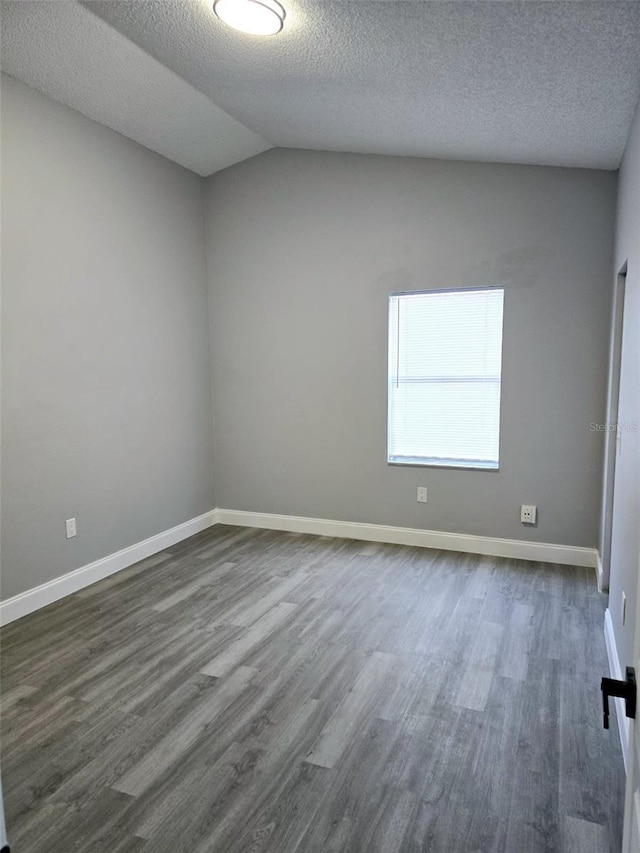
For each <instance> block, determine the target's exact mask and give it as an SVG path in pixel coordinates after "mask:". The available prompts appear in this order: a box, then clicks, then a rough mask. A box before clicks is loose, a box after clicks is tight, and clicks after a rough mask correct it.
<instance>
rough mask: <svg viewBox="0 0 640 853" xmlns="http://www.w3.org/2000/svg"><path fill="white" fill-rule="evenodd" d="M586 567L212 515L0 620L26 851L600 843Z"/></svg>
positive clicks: (595, 656)
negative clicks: (120, 566) (162, 545)
mask: <svg viewBox="0 0 640 853" xmlns="http://www.w3.org/2000/svg"><path fill="white" fill-rule="evenodd" d="M592 575H593V573H592V572H591V571H589V570H585V569H582V568H576V567H567V566H556V565H546V564H542V563H534V562H526V561H523V560H509V559H506V558H498V557H483V556H477V555H473V554H456V553H453V552H448V551H440V550H428V549H421V548H413V547H404V546H399V545H389V544H385V543H363V542H357V541H353V540H347V539H338V538H331V537H314V536H310V535H307V534H295V535H292V534H288V533H282V532H278V531H270V530H252V529H249V528H240V527H233V526H227V525H216V526H214V527H212V528H209V529H207V530H205V531H202V532H201V533H199V534H197V535H196V536H194V537H191V539H189V540H185V541H183V542H180V543H176V545H174V546H172V547H171V548H169V549H167V550H166V551H163V552H162V553H161V554H156V555H154V556H153V557H149V558H147V559H146V560H143V561H141V562H140V563H138V564H137V565H135V566H132V567H130V568H129V569H126V570H124V571H123V572H120V573H118V574H116V575H113V576H110V577H108V578H105V579H104V580H102V581H100V582H98V583H96V584H94V585H93V586H91V587H89V588H87V589H85V590H82V591H80V592H78V593H76V594H75V595H72V596H69V597H68V598H65V599H63V600H61V601H59V602H56V603H55V604H53V605H51V606H49V607H47V608H44V609H43V610H41V611H38V612H36V613H34V614H31V615H30V616H26V617H24V618H23V619H20V620H18V621H17V622H15V623H12V624H10V625H8V626H6V627H4V628H2V630H1V632H0V640H1V642H2V657H1V660H0V665H1V672H0V674H1V678H2V701H1V708H2V731H1V735H2V775H3V785H4V793H5V809H6V818H7V825H8V832H9V838H10V841H11V843H12V847H13V849H15V850H16V851H26V853H107V851H109V853H125V851H126V853H176V851H178V853H181V851H184V853H365V851H366V853H596V851H597V853H618V851H619V849H620V846H621V822H622V807H623V789H624V771H623V766H622V757H621V754H620V748H619V743H618V738H617V731H616V724H615V711H614V716H613V717H612V725H611V729H610V730H609V731H605V730H603V729H602V727H601V704H600V703H601V697H600V690H599V679H600V677H601V676H602V675H603V674H605V673H606V672H607V658H606V650H605V648H604V638H603V631H602V623H603V616H604V606H605V599H604V598H603V597H602V596H601V595H600V594H599V593H598V592H597V589H596V587H595V581H594V578H593V576H592Z"/></svg>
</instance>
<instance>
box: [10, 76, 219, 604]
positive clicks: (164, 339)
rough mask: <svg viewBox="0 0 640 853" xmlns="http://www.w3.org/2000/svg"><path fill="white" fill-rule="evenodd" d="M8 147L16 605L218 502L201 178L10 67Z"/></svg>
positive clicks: (13, 591)
mask: <svg viewBox="0 0 640 853" xmlns="http://www.w3.org/2000/svg"><path fill="white" fill-rule="evenodd" d="M2 147H3V152H2V182H3V186H2V190H3V194H2V195H3V200H2V222H3V233H2V249H3V253H2V286H3V305H2V314H3V317H2V320H3V328H2V350H3V376H2V378H3V406H2V414H3V434H2V463H3V471H2V473H3V477H2V525H3V530H2V594H3V597H4V598H8V597H10V596H13V595H15V594H16V593H19V592H21V591H23V590H25V589H28V588H30V587H34V586H36V585H38V584H41V583H43V582H45V581H48V580H50V579H52V578H55V577H56V576H58V575H61V574H64V573H66V572H68V571H70V570H72V569H74V568H76V567H78V566H81V565H84V564H86V563H88V562H90V561H92V560H94V559H97V558H99V557H103V556H105V555H107V554H110V553H112V552H114V551H117V550H118V549H120V548H123V547H125V546H127V545H130V544H132V543H134V542H137V541H139V540H141V539H144V538H146V537H148V536H151V535H153V534H155V533H158V532H160V531H163V530H166V529H167V528H170V527H172V526H174V525H176V524H179V523H180V522H182V521H185V520H186V519H189V518H192V517H194V516H197V515H199V514H201V513H204V512H206V511H208V510H210V509H212V507H213V506H214V496H213V485H212V479H213V471H212V467H211V454H212V429H211V381H210V352H209V342H208V318H207V296H206V274H205V250H204V215H203V195H202V181H201V179H200V178H198V177H196V176H195V175H193V174H191V173H189V172H187V171H186V170H184V169H182V168H180V167H179V166H175V165H173V164H172V163H169V161H167V160H165V159H163V158H162V157H160V156H158V155H156V154H153V153H151V152H150V151H148V150H146V149H144V148H142V147H141V146H139V145H137V144H135V143H133V142H130V141H129V140H127V139H125V138H124V137H122V136H120V135H118V134H117V133H114V132H113V131H111V130H107V129H106V128H104V127H102V126H100V125H98V124H95V123H94V122H92V121H90V120H88V119H87V118H84V117H83V116H81V115H79V114H78V113H76V112H73V111H72V110H70V109H68V108H66V107H64V106H61V105H60V104H58V103H55V102H54V101H52V100H50V99H48V98H47V97H45V96H44V95H41V94H39V93H37V92H35V91H33V90H31V89H28V88H27V87H25V86H24V85H22V84H21V83H18V82H16V81H15V80H12V79H11V78H7V77H5V76H3V77H2ZM72 516H75V517H76V518H77V520H78V536H77V538H75V539H70V540H67V539H66V538H65V526H64V521H65V519H67V518H70V517H72Z"/></svg>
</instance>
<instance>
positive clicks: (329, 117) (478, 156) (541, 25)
mask: <svg viewBox="0 0 640 853" xmlns="http://www.w3.org/2000/svg"><path fill="white" fill-rule="evenodd" d="M282 2H283V3H284V6H285V8H286V10H287V18H286V21H285V27H284V29H283V31H282V32H281V33H280V34H279V35H278V36H275V37H273V38H256V37H251V36H246V35H243V34H241V33H238V32H236V31H234V30H231V29H229V28H227V27H225V26H224V25H223V24H222V23H221V22H220V21H219V20H218V19H217V18H216V16H215V15H214V14H213V12H212V8H211V6H212V2H211V0H116V2H113V0H87V1H86V2H82V3H79V2H73V0H54V2H38V0H36V2H32V0H2V3H1V4H0V13H1V16H2V68H3V70H4V71H6V72H7V73H8V74H10V75H12V76H14V77H17V78H18V79H20V80H22V81H23V82H25V83H27V84H28V85H30V86H33V87H34V88H37V89H40V90H42V91H43V92H45V93H46V94H48V95H50V96H52V97H53V98H56V99H57V100H59V101H61V102H63V103H65V104H68V105H69V106H71V107H73V108H75V109H77V110H79V111H80V112H82V113H84V114H85V115H87V116H89V117H90V118H92V119H95V120H96V121H99V122H101V123H102V124H105V125H107V126H108V127H111V128H113V129H114V130H117V131H119V132H120V133H122V134H124V135H125V136H128V137H130V138H132V139H135V140H136V141H138V142H140V143H142V144H143V145H145V146H147V147H148V148H151V149H153V150H155V151H158V152H160V153H161V154H164V155H165V156H166V157H169V158H170V159H172V160H174V161H176V162H177V163H180V164H182V165H183V166H186V167H187V168H189V169H192V170H193V171H195V172H197V173H198V174H201V175H208V174H211V173H212V172H215V171H217V170H219V169H222V168H224V167H226V166H229V165H231V164H232V163H235V162H238V161H240V160H243V159H246V158H247V157H251V156H253V155H255V154H257V153H259V152H261V151H264V150H266V149H268V148H271V147H273V146H278V147H287V148H310V149H321V150H329V151H358V152H364V153H377V154H392V155H399V156H413V157H439V158H446V159H463V160H481V161H499V162H505V163H533V164H541V165H559V166H577V167H586V168H603V169H615V168H617V166H618V165H619V162H620V159H621V156H622V153H623V150H624V145H625V141H626V138H627V134H628V131H629V126H630V123H631V119H632V116H633V112H634V109H635V106H636V103H637V101H638V97H639V95H640V2H638V0H597V2H591V0H578V2H567V0H563V2H554V0H541V2H538V0H521V2H510V0H490V1H489V2H484V0H464V2H456V0H444V2H432V0H418V2H404V0H348V1H347V2H333V0H282Z"/></svg>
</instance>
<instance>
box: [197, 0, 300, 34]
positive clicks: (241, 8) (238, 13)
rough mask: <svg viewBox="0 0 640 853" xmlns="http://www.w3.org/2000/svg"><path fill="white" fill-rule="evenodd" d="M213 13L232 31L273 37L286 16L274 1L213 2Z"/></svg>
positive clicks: (228, 0) (231, 0)
mask: <svg viewBox="0 0 640 853" xmlns="http://www.w3.org/2000/svg"><path fill="white" fill-rule="evenodd" d="M213 11H214V12H215V13H216V15H217V16H218V17H219V18H220V20H221V21H223V22H224V23H225V24H227V25H228V26H230V27H233V29H234V30H240V32H242V33H249V34H250V35H252V36H275V35H276V34H277V33H279V32H280V30H281V29H282V25H283V23H284V19H285V14H286V13H285V11H284V9H283V8H282V6H281V5H280V4H279V3H278V2H276V0H215V3H214V4H213Z"/></svg>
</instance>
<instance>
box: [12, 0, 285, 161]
mask: <svg viewBox="0 0 640 853" xmlns="http://www.w3.org/2000/svg"><path fill="white" fill-rule="evenodd" d="M0 14H1V21H2V54H1V63H2V70H3V71H6V72H7V73H9V74H11V75H12V76H13V77H17V78H18V79H19V80H22V81H23V82H24V83H27V84H28V85H29V86H32V87H33V88H35V89H40V91H42V92H45V93H46V94H47V95H50V96H51V97H52V98H55V99H56V100H58V101H62V103H64V104H68V105H69V106H70V107H73V108H74V109H76V110H78V111H79V112H81V113H83V114H84V115H86V116H89V118H92V119H95V120H96V121H99V122H101V123H102V124H106V125H107V127H111V128H113V129H114V130H117V131H119V132H120V133H122V134H123V135H124V136H128V137H129V138H130V139H135V140H136V142H140V143H141V144H142V145H145V146H146V147H147V148H151V149H152V150H153V151H158V152H159V153H160V154H163V155H164V156H165V157H168V158H169V159H170V160H174V161H175V162H176V163H180V165H182V166H186V167H187V168H188V169H192V170H193V171H194V172H197V173H198V174H200V175H210V174H211V173H212V172H215V171H217V170H218V169H224V168H225V166H230V165H232V164H233V163H237V162H238V161H240V160H245V159H246V158H247V157H253V156H254V155H255V154H258V153H260V152H261V151H265V150H266V149H268V148H271V147H272V146H271V145H270V144H269V143H268V142H266V141H265V140H264V139H261V137H260V136H258V135H257V134H255V133H254V132H253V131H251V130H249V129H248V128H246V127H244V125H242V124H241V123H240V122H238V121H236V119H235V118H232V117H231V116H230V115H228V114H227V113H226V112H224V110H222V109H220V107H218V106H217V105H216V104H214V103H213V102H212V101H211V99H210V98H208V97H207V96H206V95H204V94H202V92H199V91H198V90H197V89H195V88H194V87H193V86H192V85H190V84H189V83H187V82H185V81H184V80H183V79H181V78H180V77H179V76H178V75H177V74H175V73H174V72H173V71H171V70H169V69H168V68H167V67H165V66H164V65H163V64H162V63H160V62H158V60H156V59H153V58H152V57H151V56H149V55H148V54H147V53H145V52H144V51H143V50H141V49H140V48H139V47H138V46H137V45H135V44H133V43H132V42H131V41H129V40H128V39H125V38H123V37H122V36H121V35H120V34H119V33H117V32H116V31H115V30H113V29H112V28H111V27H109V26H108V25H107V24H105V22H104V21H102V20H101V19H100V18H97V17H96V16H95V15H92V14H91V13H90V12H88V11H87V10H86V9H83V8H82V7H81V6H79V5H77V4H76V3H73V2H65V0H45V2H42V0H41V2H32V1H31V0H17V2H4V0H3V2H2V3H1V4H0Z"/></svg>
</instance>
